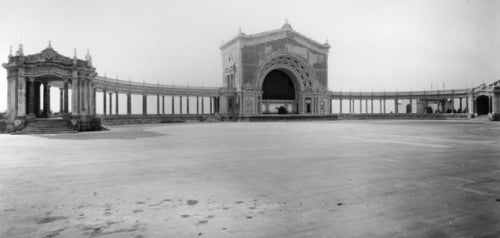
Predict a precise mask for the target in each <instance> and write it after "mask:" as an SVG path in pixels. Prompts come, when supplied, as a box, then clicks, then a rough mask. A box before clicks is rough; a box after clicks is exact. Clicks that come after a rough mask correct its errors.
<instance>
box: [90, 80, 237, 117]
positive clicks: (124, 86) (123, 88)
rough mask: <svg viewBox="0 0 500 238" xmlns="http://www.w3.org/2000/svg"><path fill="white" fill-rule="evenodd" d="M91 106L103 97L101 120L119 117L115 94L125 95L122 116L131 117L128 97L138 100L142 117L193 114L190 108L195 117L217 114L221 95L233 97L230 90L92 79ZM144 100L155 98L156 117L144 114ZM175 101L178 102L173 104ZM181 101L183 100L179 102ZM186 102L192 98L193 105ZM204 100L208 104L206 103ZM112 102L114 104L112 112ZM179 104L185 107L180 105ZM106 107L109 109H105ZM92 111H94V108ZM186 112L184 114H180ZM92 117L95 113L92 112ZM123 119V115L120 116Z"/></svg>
mask: <svg viewBox="0 0 500 238" xmlns="http://www.w3.org/2000/svg"><path fill="white" fill-rule="evenodd" d="M94 91H95V92H94V94H93V95H94V102H96V99H97V98H96V95H97V92H101V93H102V94H103V103H102V105H103V110H102V112H103V113H102V114H100V115H101V116H103V117H108V116H110V115H114V116H119V115H120V113H119V107H118V105H120V104H121V103H122V102H120V101H119V100H120V99H119V98H120V97H119V96H118V95H119V94H124V95H126V102H124V103H126V105H127V107H126V108H127V111H126V114H125V115H132V111H133V110H132V106H133V103H132V95H140V96H142V115H165V114H177V115H189V114H193V113H191V112H190V111H192V110H190V107H194V108H196V113H195V114H217V113H219V108H220V106H219V100H220V96H221V95H224V94H230V93H234V90H229V89H224V88H217V87H189V86H174V85H165V84H151V83H137V82H132V81H125V80H119V79H112V78H107V77H100V76H97V77H95V79H94ZM148 96H155V97H156V100H157V102H156V106H157V109H156V113H155V114H151V113H149V112H148ZM168 97H170V98H171V99H170V102H171V106H170V112H168V111H165V99H166V98H168ZM174 97H178V99H180V100H175V98H174ZM183 97H185V98H187V100H183ZM189 98H196V101H195V102H196V103H195V105H190V101H191V100H189ZM206 99H208V103H206V102H207V100H206ZM113 101H115V103H114V105H115V107H114V108H113ZM183 101H184V102H185V104H186V105H183ZM206 104H208V105H206ZM108 105H109V107H108ZM94 109H95V107H94ZM183 109H186V110H183ZM176 111H178V113H176ZM94 113H96V111H94ZM122 115H123V114H122Z"/></svg>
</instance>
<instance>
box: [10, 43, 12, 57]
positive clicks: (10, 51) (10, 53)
mask: <svg viewBox="0 0 500 238" xmlns="http://www.w3.org/2000/svg"><path fill="white" fill-rule="evenodd" d="M9 57H12V45H10V50H9Z"/></svg>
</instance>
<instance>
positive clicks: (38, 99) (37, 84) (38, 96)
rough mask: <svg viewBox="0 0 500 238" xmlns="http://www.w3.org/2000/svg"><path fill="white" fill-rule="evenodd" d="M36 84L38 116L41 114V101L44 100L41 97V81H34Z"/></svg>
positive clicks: (36, 113)
mask: <svg viewBox="0 0 500 238" xmlns="http://www.w3.org/2000/svg"><path fill="white" fill-rule="evenodd" d="M34 84H35V100H34V102H35V111H34V112H35V115H36V116H39V115H40V101H41V100H42V99H41V98H40V86H41V85H42V84H41V83H39V82H36V81H35V82H34Z"/></svg>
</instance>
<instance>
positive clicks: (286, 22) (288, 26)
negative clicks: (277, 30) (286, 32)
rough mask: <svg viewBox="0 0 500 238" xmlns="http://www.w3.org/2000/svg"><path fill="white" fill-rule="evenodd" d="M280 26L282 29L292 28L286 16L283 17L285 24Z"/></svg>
mask: <svg viewBox="0 0 500 238" xmlns="http://www.w3.org/2000/svg"><path fill="white" fill-rule="evenodd" d="M281 28H283V29H292V25H290V22H289V21H288V17H287V18H285V24H284V25H283V26H282V27H281Z"/></svg>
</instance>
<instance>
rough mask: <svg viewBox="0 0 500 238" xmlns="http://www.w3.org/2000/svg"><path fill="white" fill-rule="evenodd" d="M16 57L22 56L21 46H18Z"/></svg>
mask: <svg viewBox="0 0 500 238" xmlns="http://www.w3.org/2000/svg"><path fill="white" fill-rule="evenodd" d="M16 56H24V52H23V44H19V49H18V50H17V52H16Z"/></svg>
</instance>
